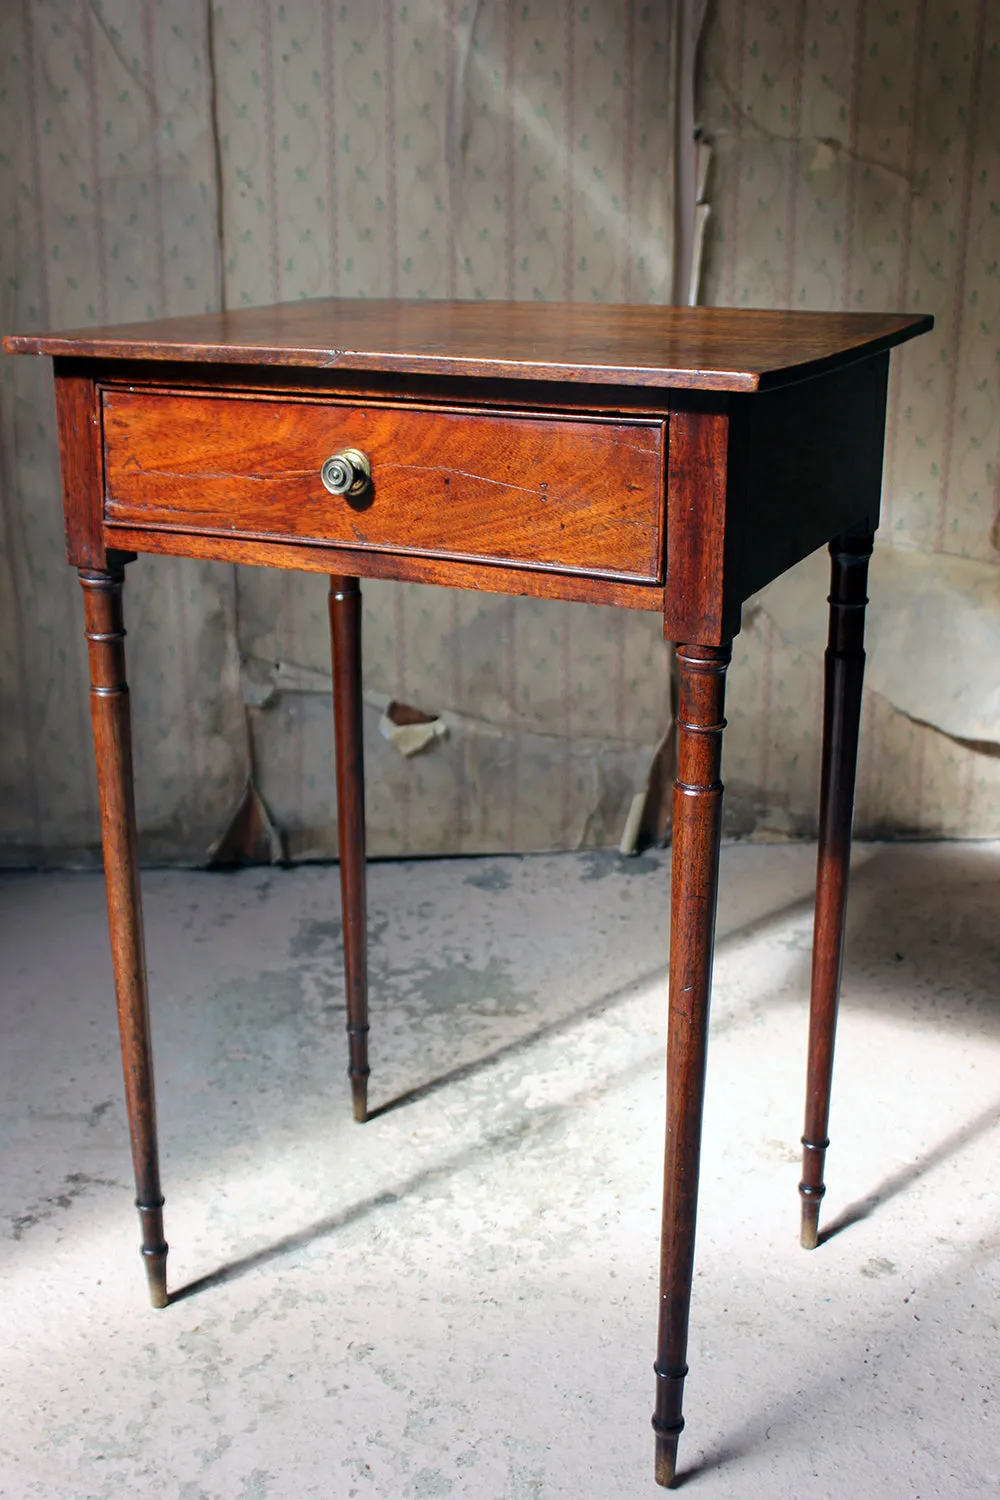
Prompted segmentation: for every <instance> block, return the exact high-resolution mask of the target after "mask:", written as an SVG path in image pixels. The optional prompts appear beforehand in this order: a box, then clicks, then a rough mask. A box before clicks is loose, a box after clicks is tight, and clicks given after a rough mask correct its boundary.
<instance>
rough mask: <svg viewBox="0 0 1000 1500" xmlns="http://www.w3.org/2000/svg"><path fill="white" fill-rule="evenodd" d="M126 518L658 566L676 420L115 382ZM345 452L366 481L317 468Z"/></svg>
mask: <svg viewBox="0 0 1000 1500" xmlns="http://www.w3.org/2000/svg"><path fill="white" fill-rule="evenodd" d="M102 399H103V422H104V458H105V465H104V476H105V477H104V482H105V492H104V517H105V520H106V521H108V522H111V523H115V524H118V525H122V526H129V527H149V528H152V529H157V530H162V529H163V528H169V529H172V530H179V531H190V532H199V533H209V534H221V535H225V536H244V537H248V538H258V539H267V540H275V539H280V540H285V541H295V542H303V543H310V542H312V543H317V544H318V543H323V544H326V545H329V544H331V543H333V544H337V543H341V544H343V545H344V546H349V547H351V548H371V549H372V550H375V551H383V552H384V551H391V552H396V553H414V554H421V555H424V556H431V557H435V556H437V557H455V558H463V559H473V560H478V561H486V562H491V561H492V562H497V563H507V564H516V565H519V566H522V567H535V568H552V569H558V570H560V571H565V572H575V573H586V574H593V575H599V576H610V577H613V578H624V579H641V580H643V581H648V582H658V581H659V580H660V579H661V578H662V569H661V558H662V546H661V528H662V516H663V496H664V475H663V463H664V450H665V444H664V425H665V424H664V423H663V421H662V420H660V419H648V418H647V419H639V418H635V419H630V418H626V417H610V418H607V417H600V418H598V417H588V416H576V415H573V416H561V415H557V416H548V415H534V414H532V413H512V412H508V411H462V410H455V409H451V408H443V407H442V408H416V407H410V406H391V405H378V404H370V405H358V404H347V403H345V402H343V401H335V400H300V399H297V398H293V397H271V396H267V397H264V396H249V397H236V396H227V395H220V396H217V395H214V394H212V393H209V392H205V393H200V394H193V393H191V392H168V391H156V392H151V391H136V390H129V389H115V388H107V389H105V390H104V392H103V398H102ZM343 449H355V450H360V451H361V452H362V453H363V454H364V455H365V456H366V457H367V459H368V460H369V463H370V465H371V476H372V477H371V482H370V483H369V484H368V486H367V488H366V489H365V490H364V492H363V493H361V494H358V495H351V496H344V495H337V494H331V493H329V492H328V490H327V489H326V488H325V487H324V484H323V482H322V480H321V478H320V470H321V469H322V467H323V464H324V461H325V460H326V459H327V458H329V457H331V456H332V455H334V454H335V453H337V452H338V451H340V450H343Z"/></svg>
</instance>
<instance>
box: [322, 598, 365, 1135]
mask: <svg viewBox="0 0 1000 1500" xmlns="http://www.w3.org/2000/svg"><path fill="white" fill-rule="evenodd" d="M330 638H331V641H332V647H333V718H334V733H335V739H336V747H337V833H338V839H339V843H340V897H341V907H342V911H343V922H344V976H345V980H346V986H347V1041H348V1048H349V1053H350V1061H349V1064H348V1074H349V1076H350V1080H351V1097H352V1099H353V1101H354V1118H355V1119H356V1120H365V1119H366V1118H367V1116H368V1074H369V1071H370V1070H369V1067H368V932H367V923H366V916H365V905H366V898H365V759H364V738H363V733H362V707H361V589H360V588H359V586H358V580H357V579H356V578H341V577H339V576H336V575H334V576H333V577H332V578H331V579H330Z"/></svg>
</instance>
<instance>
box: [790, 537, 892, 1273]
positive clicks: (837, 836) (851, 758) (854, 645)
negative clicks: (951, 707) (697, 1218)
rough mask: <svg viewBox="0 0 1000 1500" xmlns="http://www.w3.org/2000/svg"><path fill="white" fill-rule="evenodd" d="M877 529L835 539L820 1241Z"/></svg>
mask: <svg viewBox="0 0 1000 1500" xmlns="http://www.w3.org/2000/svg"><path fill="white" fill-rule="evenodd" d="M873 540H874V539H873V537H872V533H871V531H869V530H859V532H858V533H856V534H855V535H853V536H842V537H837V538H835V540H834V541H832V542H831V543H830V558H831V564H830V632H829V640H828V644H827V648H826V657H825V661H824V673H825V687H824V702H823V750H822V772H821V779H820V803H819V850H818V855H817V869H816V920H815V924H814V928H813V955H812V990H811V999H810V1006H809V1063H808V1071H807V1080H806V1115H805V1129H804V1131H803V1134H802V1181H801V1182H800V1183H799V1195H800V1197H801V1200H802V1225H801V1235H800V1237H801V1241H802V1245H803V1247H804V1248H805V1249H806V1250H815V1248H816V1246H817V1244H818V1242H819V1210H820V1204H821V1202H822V1200H823V1195H824V1193H825V1192H826V1185H825V1183H824V1181H823V1169H824V1165H825V1162H826V1152H827V1147H828V1146H829V1144H830V1142H829V1140H828V1139H827V1130H828V1128H829V1124H830V1093H831V1088H832V1085H833V1049H834V1041H835V1038H836V1032H837V1010H838V1007H839V1005H840V976H841V971H842V969H843V965H844V930H845V927H846V924H847V888H848V882H849V879H850V867H851V830H852V824H853V821H854V783H855V777H856V774H857V768H858V732H859V730H860V727H861V689H862V685H863V682H864V673H865V648H864V638H865V606H866V605H867V603H868V597H867V583H868V560H869V558H870V557H871V554H872V543H873Z"/></svg>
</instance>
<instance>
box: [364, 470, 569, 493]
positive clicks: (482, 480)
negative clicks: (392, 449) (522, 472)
mask: <svg viewBox="0 0 1000 1500" xmlns="http://www.w3.org/2000/svg"><path fill="white" fill-rule="evenodd" d="M379 469H380V470H384V469H407V470H408V471H409V472H411V473H414V474H457V475H459V476H460V477H461V478H462V479H475V480H476V481H477V482H478V483H479V484H492V485H495V486H496V487H497V488H498V489H501V490H520V492H521V494H522V495H542V498H543V499H547V498H548V496H547V495H544V493H543V491H542V490H541V489H538V488H537V487H536V488H534V489H531V488H529V486H527V485H524V484H511V483H510V482H509V481H508V480H506V479H493V478H491V477H490V475H489V474H471V473H470V472H469V470H468V469H455V468H452V467H451V466H450V465H448V464H393V463H388V464H379Z"/></svg>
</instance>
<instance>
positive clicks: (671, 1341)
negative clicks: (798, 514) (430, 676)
mask: <svg viewBox="0 0 1000 1500" xmlns="http://www.w3.org/2000/svg"><path fill="white" fill-rule="evenodd" d="M731 655H732V647H731V646H730V645H729V644H726V645H722V646H697V645H689V646H678V647H677V666H678V675H679V685H680V694H679V706H678V715H677V729H678V742H677V779H676V781H675V783H674V830H673V877H672V890H671V908H670V1014H669V1021H668V1026H667V1137H666V1151H665V1156H664V1168H663V1237H662V1241H661V1250H660V1319H659V1334H658V1339H657V1356H656V1363H655V1364H654V1366H653V1368H654V1370H655V1372H656V1409H655V1412H654V1415H653V1430H654V1431H655V1433H656V1481H657V1483H658V1484H662V1485H665V1486H669V1485H671V1484H673V1482H674V1477H675V1473H676V1465H677V1442H678V1439H679V1437H680V1434H681V1431H682V1430H683V1427H684V1418H683V1416H682V1410H681V1408H682V1400H683V1392H684V1377H685V1375H686V1374H687V1363H686V1361H687V1338H688V1315H689V1311H690V1305H691V1281H692V1276H693V1271H694V1238H695V1221H696V1218H697V1210H698V1172H699V1166H700V1157H701V1122H702V1109H703V1105H704V1099H705V1066H706V1060H707V1052H708V1013H709V1001H710V998H711V988H712V950H713V946H714V941H715V910H716V898H717V894H718V884H719V844H720V840H721V836H722V779H721V769H722V732H723V729H724V728H725V723H726V721H725V718H724V717H723V709H724V704H725V689H726V669H727V667H728V666H729V661H730V657H731Z"/></svg>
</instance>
